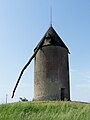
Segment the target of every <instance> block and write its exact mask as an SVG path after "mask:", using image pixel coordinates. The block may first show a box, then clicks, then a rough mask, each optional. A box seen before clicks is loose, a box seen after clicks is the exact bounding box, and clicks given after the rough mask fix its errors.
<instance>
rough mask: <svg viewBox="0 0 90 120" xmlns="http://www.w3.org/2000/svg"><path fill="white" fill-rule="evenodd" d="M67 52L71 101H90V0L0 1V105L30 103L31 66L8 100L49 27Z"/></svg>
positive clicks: (32, 66) (31, 94)
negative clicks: (51, 14)
mask: <svg viewBox="0 0 90 120" xmlns="http://www.w3.org/2000/svg"><path fill="white" fill-rule="evenodd" d="M51 5H52V8H53V10H52V11H53V17H52V18H53V20H52V21H53V22H52V23H53V27H54V29H55V30H56V31H57V33H58V34H59V36H60V37H61V38H62V39H63V41H64V42H65V44H66V45H67V46H68V48H69V50H70V53H71V54H70V55H69V63H70V90H71V100H74V101H87V102H90V0H52V1H51V0H0V103H5V97H6V94H8V102H13V101H19V98H20V97H26V98H27V99H29V100H32V98H33V93H34V90H33V89H34V86H33V84H34V75H33V72H34V63H33V61H32V63H31V65H30V66H29V67H28V68H27V70H26V71H25V73H24V76H23V77H22V79H21V81H20V84H19V86H18V88H17V90H16V93H15V97H14V99H11V94H12V90H13V88H14V85H15V83H16V80H17V78H18V75H19V73H20V70H21V69H22V67H23V66H24V65H25V63H26V62H27V61H28V59H29V58H30V56H31V55H32V54H33V50H34V48H35V46H36V45H37V43H38V42H39V41H40V39H41V38H42V37H43V35H44V33H45V32H46V31H47V29H48V28H49V26H50V7H51Z"/></svg>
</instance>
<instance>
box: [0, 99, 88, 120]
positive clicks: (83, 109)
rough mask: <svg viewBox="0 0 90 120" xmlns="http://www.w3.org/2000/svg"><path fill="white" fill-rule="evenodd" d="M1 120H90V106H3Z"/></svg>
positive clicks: (39, 103) (45, 103)
mask: <svg viewBox="0 0 90 120" xmlns="http://www.w3.org/2000/svg"><path fill="white" fill-rule="evenodd" d="M0 120H90V104H86V103H79V102H68V101H63V102H62V101H32V102H17V103H9V104H7V105H6V104H3V105H0Z"/></svg>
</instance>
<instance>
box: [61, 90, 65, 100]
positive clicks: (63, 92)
mask: <svg viewBox="0 0 90 120" xmlns="http://www.w3.org/2000/svg"><path fill="white" fill-rule="evenodd" d="M64 99H65V88H61V100H64Z"/></svg>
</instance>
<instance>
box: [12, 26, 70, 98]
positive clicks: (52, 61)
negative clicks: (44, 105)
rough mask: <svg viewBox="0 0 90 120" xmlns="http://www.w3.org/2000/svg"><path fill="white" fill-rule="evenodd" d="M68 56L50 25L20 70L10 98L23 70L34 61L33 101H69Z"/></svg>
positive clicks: (63, 45) (65, 47) (64, 46)
mask: <svg viewBox="0 0 90 120" xmlns="http://www.w3.org/2000/svg"><path fill="white" fill-rule="evenodd" d="M68 54H69V50H68V48H67V46H66V45H65V43H64V42H63V41H62V39H61V38H60V37H59V36H58V34H57V33H56V31H55V30H54V28H53V27H52V25H51V26H50V27H49V29H48V30H47V32H46V33H45V35H44V36H43V38H42V39H41V41H40V42H39V43H38V45H37V46H36V48H35V49H34V53H33V55H32V56H31V58H30V59H29V61H28V62H27V64H26V65H25V66H24V67H23V69H22V70H21V73H20V75H19V78H18V80H17V83H16V85H15V87H14V90H13V94H12V98H13V97H14V93H15V91H16V88H17V86H18V83H19V81H20V80H21V77H22V75H23V73H24V71H25V69H26V68H27V67H28V66H29V64H30V63H31V61H32V60H33V59H34V99H35V100H64V99H67V100H70V84H69V61H68Z"/></svg>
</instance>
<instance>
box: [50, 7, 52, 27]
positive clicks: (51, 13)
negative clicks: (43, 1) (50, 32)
mask: <svg viewBox="0 0 90 120" xmlns="http://www.w3.org/2000/svg"><path fill="white" fill-rule="evenodd" d="M50 27H52V6H51V8H50Z"/></svg>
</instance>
